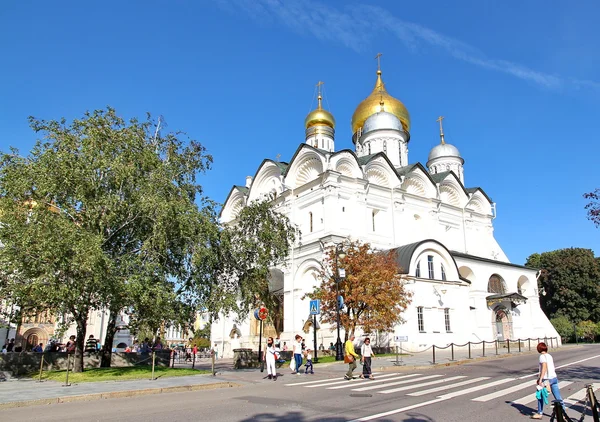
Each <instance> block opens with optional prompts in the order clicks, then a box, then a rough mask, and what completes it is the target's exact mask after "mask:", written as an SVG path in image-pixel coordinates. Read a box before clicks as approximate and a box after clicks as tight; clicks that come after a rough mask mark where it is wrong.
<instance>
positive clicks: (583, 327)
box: [577, 321, 598, 342]
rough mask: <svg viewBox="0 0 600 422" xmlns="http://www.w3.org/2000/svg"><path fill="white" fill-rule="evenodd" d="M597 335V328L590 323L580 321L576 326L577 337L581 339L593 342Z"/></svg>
mask: <svg viewBox="0 0 600 422" xmlns="http://www.w3.org/2000/svg"><path fill="white" fill-rule="evenodd" d="M597 333H598V327H597V325H596V324H595V323H593V322H592V321H580V322H579V323H578V324H577V337H579V338H581V337H583V338H584V339H586V340H588V341H592V342H593V341H594V339H595V338H596V335H597Z"/></svg>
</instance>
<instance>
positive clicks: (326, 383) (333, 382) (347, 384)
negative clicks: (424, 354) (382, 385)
mask: <svg viewBox="0 0 600 422" xmlns="http://www.w3.org/2000/svg"><path fill="white" fill-rule="evenodd" d="M417 375H419V374H413V375H411V376H417ZM395 376H398V374H389V375H381V376H380V377H379V378H380V379H381V378H387V377H395ZM382 381H383V380H382ZM371 382H376V381H371ZM340 384H342V385H343V386H342V387H340V388H345V387H351V386H353V385H355V384H353V383H352V381H349V380H341V381H340V380H339V378H336V379H335V380H323V382H322V383H321V384H317V385H305V386H304V387H306V388H317V387H327V386H330V385H340Z"/></svg>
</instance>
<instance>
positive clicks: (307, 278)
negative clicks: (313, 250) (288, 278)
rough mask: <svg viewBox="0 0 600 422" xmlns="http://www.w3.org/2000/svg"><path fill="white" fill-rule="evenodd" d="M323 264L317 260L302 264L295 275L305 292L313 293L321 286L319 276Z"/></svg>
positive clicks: (309, 260) (308, 260)
mask: <svg viewBox="0 0 600 422" xmlns="http://www.w3.org/2000/svg"><path fill="white" fill-rule="evenodd" d="M321 265H322V264H321V262H319V261H318V260H316V259H307V260H306V261H304V262H302V264H300V266H299V267H298V270H296V274H295V275H294V279H295V280H299V283H300V288H301V289H302V290H304V291H305V292H312V291H313V290H314V289H315V287H318V286H319V285H320V284H321V280H320V279H319V275H320V274H321V268H322V267H321ZM296 285H298V284H297V283H296Z"/></svg>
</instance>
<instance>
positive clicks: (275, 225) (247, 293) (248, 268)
mask: <svg viewBox="0 0 600 422" xmlns="http://www.w3.org/2000/svg"><path fill="white" fill-rule="evenodd" d="M207 238H209V239H210V243H211V245H212V253H208V251H207V250H200V251H198V253H196V254H195V255H194V268H195V271H196V276H197V278H196V287H197V293H198V295H199V296H200V298H201V300H200V301H201V302H202V303H203V306H204V307H205V310H206V312H208V313H209V314H210V315H211V318H213V319H215V318H218V314H219V312H225V313H228V312H233V313H235V314H237V315H238V316H239V317H240V318H245V317H246V316H247V315H248V312H250V311H251V310H252V309H254V308H255V307H256V306H258V305H259V304H264V305H265V306H266V307H267V308H268V309H269V310H270V318H272V320H273V321H274V322H275V326H276V329H277V326H282V325H283V324H282V323H281V322H282V321H283V314H282V312H283V308H282V307H281V304H280V302H279V301H278V300H277V298H276V297H275V296H274V295H273V289H272V283H271V279H270V272H271V270H272V269H273V268H274V267H277V266H283V265H285V262H286V260H287V258H288V255H289V251H290V249H291V247H292V245H293V243H294V241H295V238H296V231H295V228H294V227H293V225H292V224H291V223H290V221H289V219H288V218H287V217H286V216H284V215H282V214H281V213H279V212H278V211H277V210H276V209H275V207H274V205H273V202H272V201H271V200H269V199H264V200H260V201H254V202H252V203H250V204H248V205H247V206H245V207H244V208H243V209H242V210H241V212H240V214H239V215H238V216H237V218H236V219H235V220H234V221H233V222H231V223H230V224H228V225H226V226H224V227H222V228H221V229H220V230H219V231H217V232H213V233H210V234H208V236H207ZM215 252H216V253H215ZM280 331H282V330H278V332H280Z"/></svg>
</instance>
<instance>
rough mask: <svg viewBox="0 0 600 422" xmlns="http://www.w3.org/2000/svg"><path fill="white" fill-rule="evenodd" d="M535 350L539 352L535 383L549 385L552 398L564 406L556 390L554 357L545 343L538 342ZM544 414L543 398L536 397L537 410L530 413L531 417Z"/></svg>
mask: <svg viewBox="0 0 600 422" xmlns="http://www.w3.org/2000/svg"><path fill="white" fill-rule="evenodd" d="M537 351H538V353H539V354H540V359H539V368H540V370H539V374H538V379H537V385H538V386H541V387H543V388H545V386H546V385H550V390H551V391H552V395H553V396H554V400H556V401H558V402H560V404H561V406H563V407H564V404H563V399H562V397H561V396H560V391H559V390H558V378H557V377H556V369H555V367H554V359H552V355H550V354H549V353H548V346H546V343H540V344H538V345H537ZM543 415H544V398H543V397H540V398H539V399H538V411H537V413H534V414H533V415H531V419H542V416H543Z"/></svg>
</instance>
